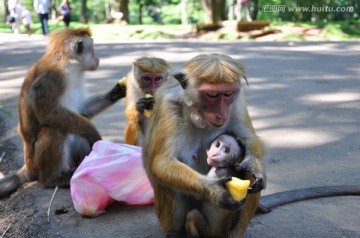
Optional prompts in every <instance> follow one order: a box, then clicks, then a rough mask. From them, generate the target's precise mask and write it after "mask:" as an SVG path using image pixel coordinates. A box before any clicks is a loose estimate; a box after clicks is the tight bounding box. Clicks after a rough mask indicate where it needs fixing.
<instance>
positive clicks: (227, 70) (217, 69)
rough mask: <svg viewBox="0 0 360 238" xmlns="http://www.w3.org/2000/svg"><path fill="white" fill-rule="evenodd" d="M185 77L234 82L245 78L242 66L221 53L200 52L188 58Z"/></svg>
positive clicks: (211, 81) (209, 81) (207, 80)
mask: <svg viewBox="0 0 360 238" xmlns="http://www.w3.org/2000/svg"><path fill="white" fill-rule="evenodd" d="M184 68H185V71H186V75H187V78H188V79H190V78H196V79H199V80H204V81H206V82H208V83H234V82H236V81H238V80H239V78H244V79H245V80H246V73H245V69H244V66H243V65H242V64H241V63H240V62H238V61H236V60H234V59H233V58H231V57H230V56H227V55H223V54H216V53H211V54H200V55H198V56H195V57H194V58H192V59H191V60H189V61H188V62H187V63H186V64H185V66H184Z"/></svg>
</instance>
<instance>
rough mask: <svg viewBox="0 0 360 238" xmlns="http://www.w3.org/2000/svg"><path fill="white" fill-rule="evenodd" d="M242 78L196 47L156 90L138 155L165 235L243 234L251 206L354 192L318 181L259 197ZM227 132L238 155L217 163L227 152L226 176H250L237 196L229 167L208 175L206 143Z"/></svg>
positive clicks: (237, 69)
mask: <svg viewBox="0 0 360 238" xmlns="http://www.w3.org/2000/svg"><path fill="white" fill-rule="evenodd" d="M241 78H244V79H245V80H246V75H245V71H244V68H243V66H242V65H241V64H240V63H239V62H238V61H236V60H234V59H233V58H231V57H229V56H226V55H222V54H202V55H198V56H196V57H194V58H193V59H191V60H190V61H188V62H187V63H186V64H185V65H184V73H179V74H175V75H174V78H170V79H169V80H167V81H166V82H164V83H163V85H162V86H161V87H159V88H158V89H157V92H156V93H155V99H156V103H155V105H154V109H153V113H152V115H151V117H150V120H149V123H148V127H147V130H146V133H145V139H144V143H143V154H142V157H143V165H144V168H145V171H146V173H147V175H148V177H149V179H150V182H151V184H152V187H153V189H154V196H155V210H156V213H157V217H158V220H159V222H160V225H161V227H162V230H163V231H164V233H165V235H166V236H167V237H228V238H235V237H237V238H238V237H243V235H244V233H245V230H246V228H247V226H248V224H249V223H250V220H251V219H252V217H253V216H254V214H255V212H256V211H258V212H262V213H266V212H269V211H270V210H271V209H272V208H274V207H276V206H279V205H282V204H287V203H291V202H295V201H301V200H305V199H310V198H318V197H328V196H338V195H360V186H323V187H310V188H305V189H299V190H290V191H285V192H282V193H275V194H271V195H267V196H264V197H262V198H261V200H260V191H261V190H262V189H263V188H264V187H265V184H266V175H265V172H264V166H263V156H264V147H263V144H262V142H261V140H260V139H259V137H258V136H257V135H256V133H255V130H254V128H253V126H252V122H251V118H250V116H249V113H248V111H247V108H246V102H245V95H244V93H243V92H242V83H241ZM227 133H230V134H231V135H232V136H233V137H234V138H241V139H240V140H238V141H242V142H241V143H238V145H239V148H240V150H239V153H240V156H239V157H236V156H234V157H231V156H230V157H226V156H223V158H219V160H218V161H217V162H218V165H219V166H218V167H224V166H225V164H223V165H221V163H222V162H221V159H224V158H228V159H227V160H226V159H225V160H224V161H223V162H234V165H233V166H232V168H229V169H230V171H231V172H232V173H235V174H231V176H234V175H235V176H236V177H239V178H241V179H243V180H250V181H251V184H250V187H249V189H248V191H247V195H246V197H245V199H243V200H241V201H237V200H234V198H232V196H231V194H230V192H229V191H228V190H227V188H226V183H227V182H229V181H230V180H232V178H231V176H229V174H227V172H228V170H227V169H226V170H223V169H215V170H210V174H211V173H213V174H215V175H216V176H208V175H207V174H208V173H209V164H210V165H212V166H214V165H216V163H215V164H211V163H209V164H208V163H207V157H208V156H207V154H206V151H207V149H208V148H209V147H210V145H211V144H212V141H213V140H215V138H217V137H218V136H219V135H222V134H227ZM215 141H216V140H215ZM225 141H226V140H225ZM234 148H235V147H234ZM235 154H237V153H235ZM214 161H215V159H214V160H213V162H214ZM209 162H211V161H209ZM223 172H225V174H224V173H223ZM259 200H260V204H259Z"/></svg>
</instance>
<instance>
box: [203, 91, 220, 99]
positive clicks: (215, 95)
mask: <svg viewBox="0 0 360 238" xmlns="http://www.w3.org/2000/svg"><path fill="white" fill-rule="evenodd" d="M205 95H206V96H207V97H209V98H216V97H217V96H219V93H212V92H209V93H206V94H205Z"/></svg>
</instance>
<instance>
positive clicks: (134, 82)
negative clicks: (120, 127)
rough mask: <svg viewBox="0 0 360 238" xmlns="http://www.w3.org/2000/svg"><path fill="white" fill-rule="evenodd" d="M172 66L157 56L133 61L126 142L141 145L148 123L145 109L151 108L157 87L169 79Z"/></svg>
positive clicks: (127, 102) (127, 83)
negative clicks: (148, 96) (152, 96)
mask: <svg viewBox="0 0 360 238" xmlns="http://www.w3.org/2000/svg"><path fill="white" fill-rule="evenodd" d="M170 69H171V66H170V64H168V63H167V62H166V61H165V60H163V59H160V58H156V57H141V58H139V59H137V60H136V61H135V62H134V63H133V69H132V71H130V72H129V74H128V76H127V78H126V88H127V89H126V90H127V92H126V107H125V114H126V117H127V124H126V127H125V143H126V144H131V145H138V146H141V144H142V141H143V137H144V130H145V128H146V124H147V121H148V119H147V116H146V115H144V112H145V110H151V109H152V107H153V104H154V98H146V97H145V95H147V94H149V95H154V94H155V91H156V89H157V88H158V87H159V86H160V85H161V84H162V83H163V82H165V81H166V80H167V77H168V75H169V73H170Z"/></svg>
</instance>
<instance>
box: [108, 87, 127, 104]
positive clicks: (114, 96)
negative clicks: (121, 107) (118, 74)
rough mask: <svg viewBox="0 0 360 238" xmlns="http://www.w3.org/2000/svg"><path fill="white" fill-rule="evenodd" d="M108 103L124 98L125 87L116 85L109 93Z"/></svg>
mask: <svg viewBox="0 0 360 238" xmlns="http://www.w3.org/2000/svg"><path fill="white" fill-rule="evenodd" d="M109 96H110V101H111V102H115V101H117V100H119V99H120V98H124V97H125V96H126V85H125V84H119V83H117V84H116V85H115V86H114V87H113V88H112V89H111V91H110V92H109Z"/></svg>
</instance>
